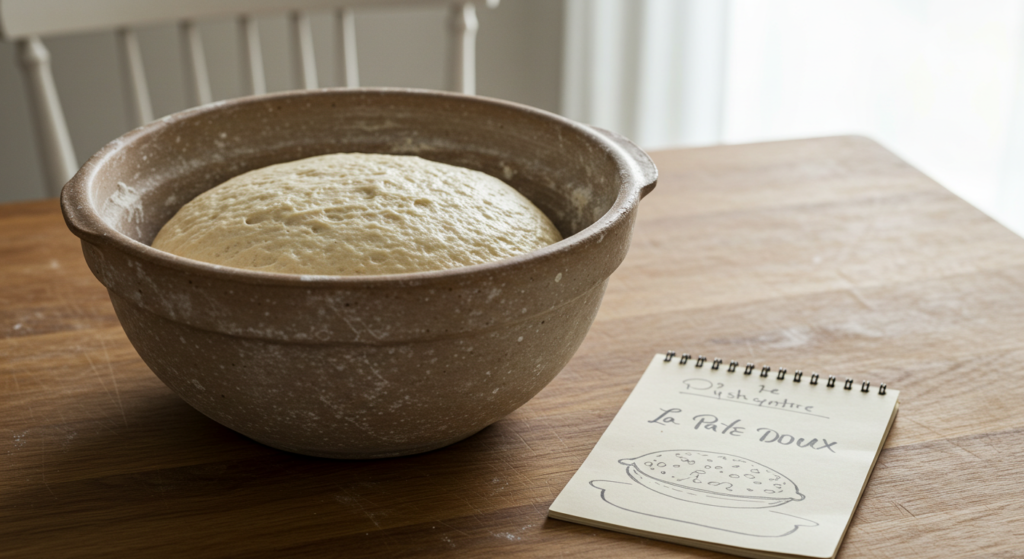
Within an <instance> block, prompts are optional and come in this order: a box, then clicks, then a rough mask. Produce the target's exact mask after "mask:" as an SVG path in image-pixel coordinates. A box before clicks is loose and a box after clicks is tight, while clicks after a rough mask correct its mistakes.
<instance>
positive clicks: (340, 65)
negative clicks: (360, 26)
mask: <svg viewBox="0 0 1024 559" xmlns="http://www.w3.org/2000/svg"><path fill="white" fill-rule="evenodd" d="M337 26H338V30H337V33H336V34H335V36H334V41H335V44H336V45H337V55H336V56H335V60H336V62H337V66H336V67H335V71H334V80H335V83H336V85H339V86H344V87H359V60H358V57H357V55H356V16H355V13H354V12H353V11H352V9H351V8H342V9H340V10H338V12H337ZM342 77H344V81H342Z"/></svg>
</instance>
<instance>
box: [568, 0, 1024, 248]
mask: <svg viewBox="0 0 1024 559" xmlns="http://www.w3.org/2000/svg"><path fill="white" fill-rule="evenodd" d="M566 16H567V17H566V25H567V28H566V35H565V38H566V45H565V68H566V71H565V75H564V79H565V83H564V84H563V99H562V102H563V110H564V112H565V113H566V115H567V116H570V117H571V118H577V119H579V120H582V121H585V122H590V123H593V124H595V125H598V126H603V127H607V128H612V129H614V130H616V131H619V132H621V133H624V134H625V135H627V136H630V137H632V138H633V139H634V140H636V141H637V142H638V143H640V144H641V145H642V146H644V147H645V148H649V149H656V148H660V147H669V146H686V145H704V144H714V143H722V142H724V143H739V142H750V141H763V140H773V139H784V138H796V137H808V136H823V135H834V134H863V135H866V136H869V137H872V138H874V139H876V140H878V141H879V142H881V143H882V144H883V145H885V146H886V147H888V148H889V149H891V150H892V151H894V152H896V153H897V154H899V155H900V156H901V157H903V158H904V159H906V160H908V161H909V162H911V163H912V164H913V165H915V166H916V167H918V168H919V169H921V170H923V171H924V172H926V173H928V174H929V175H931V176H932V177H933V178H935V179H936V180H938V181H939V182H940V183H942V184H943V185H944V186H946V187H948V188H949V189H950V190H952V191H953V192H955V193H957V194H958V195H960V196H961V197H963V198H964V199H966V200H967V201H969V202H971V203H972V204H974V205H975V206H977V207H979V208H980V209H982V210H983V211H985V212H987V213H988V214H989V215H992V216H993V217H995V218H996V219H998V220H1000V221H1001V222H1003V223H1004V224H1006V225H1007V226H1009V227H1010V228H1011V229H1014V230H1015V231H1017V232H1018V233H1024V3H1022V2H1020V1H1019V0H990V1H988V2H966V1H964V0H859V1H852V0H824V1H822V0H817V1H815V0H773V1H771V2H768V1H764V0H726V1H715V0H707V1H705V0H639V1H636V0H568V2H567V6H566Z"/></svg>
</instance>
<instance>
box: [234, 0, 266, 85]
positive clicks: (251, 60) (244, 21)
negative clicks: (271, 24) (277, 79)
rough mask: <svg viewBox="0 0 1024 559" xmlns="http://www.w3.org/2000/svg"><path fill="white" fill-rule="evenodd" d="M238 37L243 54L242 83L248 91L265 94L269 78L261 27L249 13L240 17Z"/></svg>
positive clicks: (240, 50)
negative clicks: (267, 76)
mask: <svg viewBox="0 0 1024 559" xmlns="http://www.w3.org/2000/svg"><path fill="white" fill-rule="evenodd" d="M238 38H239V42H240V45H239V46H240V48H239V52H240V53H241V55H242V83H243V85H244V87H245V88H246V93H249V94H251V95H263V94H264V93H266V92H267V78H266V74H265V72H264V71H263V49H262V47H261V46H260V28H259V26H258V25H257V24H256V20H255V19H254V18H252V17H251V16H248V15H243V16H241V17H239V18H238Z"/></svg>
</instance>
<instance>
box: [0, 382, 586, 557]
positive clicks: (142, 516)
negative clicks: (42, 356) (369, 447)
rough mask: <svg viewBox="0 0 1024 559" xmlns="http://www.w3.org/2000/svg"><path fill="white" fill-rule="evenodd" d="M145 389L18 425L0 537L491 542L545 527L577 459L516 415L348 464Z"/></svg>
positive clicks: (169, 546)
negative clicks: (261, 436) (119, 400)
mask: <svg viewBox="0 0 1024 559" xmlns="http://www.w3.org/2000/svg"><path fill="white" fill-rule="evenodd" d="M141 392H144V393H143V394H139V393H136V394H135V395H134V397H133V398H131V400H130V401H131V402H132V403H131V404H130V405H126V406H125V407H124V409H123V414H122V416H121V417H106V418H104V419H103V420H95V421H80V422H71V423H67V424H63V425H59V426H50V427H47V428H41V429H33V430H30V431H28V432H26V433H25V434H23V440H24V441H25V443H24V444H23V445H22V446H20V447H17V448H14V449H13V450H12V451H11V452H9V453H8V457H9V458H11V460H10V461H9V462H8V463H7V465H6V467H4V468H3V470H4V472H3V478H4V479H17V480H18V481H16V482H15V483H13V484H8V486H7V487H6V488H3V489H0V496H2V498H0V519H4V518H6V519H7V522H6V528H0V539H2V540H4V541H11V542H12V543H13V544H15V547H14V548H13V549H18V548H19V547H21V546H19V545H17V544H18V543H20V544H22V545H24V546H28V547H25V549H29V548H31V549H34V550H37V551H46V550H47V549H48V548H47V545H48V543H49V542H50V541H51V539H52V541H54V542H56V541H58V540H64V541H66V540H68V538H72V539H75V541H78V542H81V544H82V545H88V544H89V543H90V542H92V544H94V545H96V546H98V548H99V549H104V550H108V551H119V550H120V551H125V552H130V551H141V550H146V549H160V550H165V551H175V550H176V551H179V552H189V551H195V550H196V549H198V548H199V547H202V548H203V549H204V550H206V551H209V552H211V553H213V554H219V553H226V554H231V555H245V554H246V553H249V552H252V553H258V552H259V551H260V550H263V551H265V550H267V549H277V550H291V551H296V552H301V551H302V550H316V549H320V546H323V545H326V544H327V543H331V545H342V546H345V547H346V548H351V549H352V550H353V551H355V550H357V549H363V550H371V549H376V548H378V547H379V546H382V545H388V546H391V545H399V546H401V545H403V544H402V542H406V544H408V545H409V546H410V547H409V548H408V551H409V552H412V551H413V550H416V552H417V553H420V552H424V553H426V552H427V551H428V550H433V552H443V551H446V550H451V551H458V550H462V551H465V550H466V548H467V546H468V547H469V548H480V549H484V550H486V549H489V548H490V547H491V546H497V547H496V548H495V549H499V548H502V547H503V546H507V545H511V544H514V543H516V542H517V541H522V540H523V539H524V538H528V537H534V538H535V537H538V536H539V534H541V533H542V531H541V527H542V526H543V524H544V517H545V515H546V512H547V504H549V503H550V501H551V500H552V499H553V498H554V495H555V494H556V493H557V491H558V490H559V489H561V484H563V483H564V482H565V481H567V479H568V475H570V474H571V471H570V470H571V469H573V468H575V467H576V466H578V463H574V462H572V460H568V461H567V460H565V459H564V458H563V459H558V457H556V456H553V455H552V454H553V452H552V451H551V450H550V445H548V446H547V447H545V448H548V449H549V450H547V451H538V452H535V451H534V448H531V447H530V444H529V443H528V442H527V439H525V438H524V437H523V436H521V434H520V433H525V432H526V431H527V430H528V429H527V428H528V427H530V426H528V425H525V423H526V420H525V419H522V418H521V417H520V418H517V417H516V415H517V414H513V415H512V416H510V417H508V418H506V419H504V420H502V421H500V422H498V423H496V424H495V425H492V426H491V427H488V428H487V429H484V430H483V431H481V432H480V433H478V434H476V435H474V436H472V437H470V438H468V439H466V440H464V441H462V442H459V443H456V444H454V445H451V446H449V447H446V448H443V449H440V450H436V451H433V452H429V453H425V454H421V455H416V456H409V457H403V458H391V459H383V460H368V461H343V460H330V459H320V458H311V457H305V456H300V455H295V454H290V453H286V452H281V451H278V450H275V449H272V448H269V447H266V446H263V445H261V444H259V443H256V442H253V441H251V440H249V439H247V438H245V437H243V436H241V435H239V434H237V433H235V432H233V431H231V430H229V429H227V428H225V427H222V426H221V425H219V424H217V423H215V422H213V421H212V420H210V419H208V418H206V417H205V416H203V415H202V414H200V413H199V412H197V411H195V410H194V409H192V408H191V407H189V406H188V405H187V404H185V403H184V402H183V401H182V400H180V399H179V398H177V397H176V396H174V395H173V394H171V393H170V392H168V391H167V390H166V389H164V388H163V387H158V386H153V387H152V389H146V390H144V391H141ZM517 413H518V412H517ZM542 431H543V429H537V426H536V425H534V426H532V429H531V430H530V432H531V433H538V432H542ZM564 452H568V449H565V450H564V451H563V454H564ZM584 453H585V451H584ZM555 454H557V453H555ZM573 454H579V451H575V452H574V453H573ZM538 465H539V466H540V467H538ZM552 473H553V474H555V475H545V474H552ZM562 478H564V479H562ZM551 479H557V480H558V483H559V485H558V487H549V486H548V483H549V482H550V480H551ZM5 510H6V513H5V512H4V511H5ZM524 518H525V519H528V521H526V522H524V521H523V520H522V519H524ZM510 523H512V524H510ZM4 524H5V522H0V525H4ZM513 524H514V525H513ZM29 526H31V527H32V529H31V530H27V529H25V528H27V527H29ZM574 530H576V528H575V527H572V528H568V531H570V532H571V531H574ZM543 532H550V531H549V530H544V531H543ZM183 534H188V538H183V537H182V535H183ZM115 542H116V545H114V544H115ZM40 546H41V547H40ZM481 546H483V547H481ZM218 550H219V551H218Z"/></svg>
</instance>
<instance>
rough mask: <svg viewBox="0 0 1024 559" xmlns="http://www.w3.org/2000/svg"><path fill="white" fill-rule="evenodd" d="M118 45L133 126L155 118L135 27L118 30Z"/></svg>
mask: <svg viewBox="0 0 1024 559" xmlns="http://www.w3.org/2000/svg"><path fill="white" fill-rule="evenodd" d="M117 45H118V51H119V53H120V59H121V83H123V84H124V89H125V98H127V99H128V107H127V108H128V121H129V122H130V123H131V125H132V126H133V127H136V126H142V125H143V124H146V123H147V122H150V121H152V120H153V104H152V102H151V101H150V98H149V86H148V85H147V83H146V71H145V68H144V67H143V64H142V50H141V49H140V48H139V38H138V36H137V35H136V34H135V30H134V29H128V28H122V29H119V30H118V31H117Z"/></svg>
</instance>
